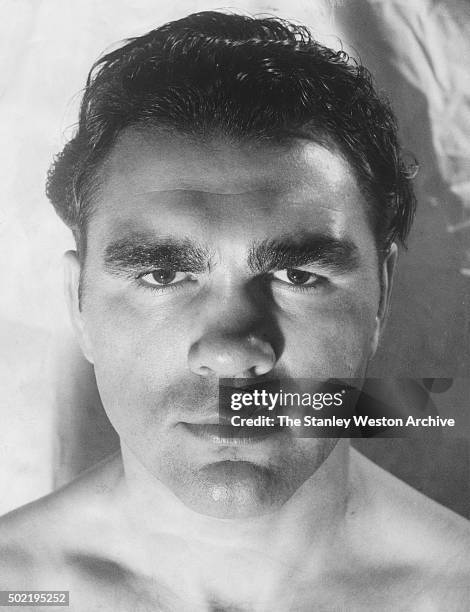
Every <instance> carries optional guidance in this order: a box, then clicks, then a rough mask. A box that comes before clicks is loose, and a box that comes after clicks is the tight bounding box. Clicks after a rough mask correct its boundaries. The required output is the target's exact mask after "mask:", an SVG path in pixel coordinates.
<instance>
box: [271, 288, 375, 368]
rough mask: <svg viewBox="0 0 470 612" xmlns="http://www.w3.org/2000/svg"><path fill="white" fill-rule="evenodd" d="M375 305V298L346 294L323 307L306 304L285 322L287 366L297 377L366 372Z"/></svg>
mask: <svg viewBox="0 0 470 612" xmlns="http://www.w3.org/2000/svg"><path fill="white" fill-rule="evenodd" d="M374 293H375V292H373V293H372V295H374ZM369 295H370V294H369ZM375 306H376V304H375V300H370V301H365V300H363V299H359V298H358V296H357V295H355V296H352V295H351V296H347V295H344V294H343V295H342V296H341V297H340V298H337V299H335V300H332V301H329V302H328V304H327V305H325V306H323V307H322V306H321V305H318V304H317V305H315V306H312V307H310V308H306V309H305V310H304V312H303V315H302V316H298V317H295V319H292V318H289V320H288V321H286V323H285V324H284V325H283V330H284V334H285V350H284V356H283V362H284V364H285V368H286V369H287V370H288V371H289V372H290V373H292V374H293V375H295V376H297V377H302V376H305V377H314V378H315V377H318V378H324V377H332V378H341V377H355V376H360V375H362V374H363V373H364V370H365V367H366V365H367V362H368V360H369V358H370V355H371V352H372V337H373V334H374V330H375V324H376V314H377V309H376V307H375ZM377 306H378V298H377ZM294 373H295V374H294Z"/></svg>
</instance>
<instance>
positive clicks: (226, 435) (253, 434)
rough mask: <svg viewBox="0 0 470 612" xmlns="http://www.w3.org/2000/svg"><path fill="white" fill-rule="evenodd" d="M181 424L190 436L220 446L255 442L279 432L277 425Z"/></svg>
mask: <svg viewBox="0 0 470 612" xmlns="http://www.w3.org/2000/svg"><path fill="white" fill-rule="evenodd" d="M182 426H183V427H184V429H185V430H186V431H187V432H188V433H189V434H190V435H191V436H194V437H195V438H198V439H200V440H202V441H205V442H210V443H212V444H217V445H220V446H244V445H250V444H257V443H260V442H262V441H263V440H266V439H267V438H271V437H273V436H276V435H279V434H280V432H281V428H280V427H278V426H271V427H269V426H266V427H263V426H251V427H247V426H240V427H234V426H233V425H230V424H220V423H182Z"/></svg>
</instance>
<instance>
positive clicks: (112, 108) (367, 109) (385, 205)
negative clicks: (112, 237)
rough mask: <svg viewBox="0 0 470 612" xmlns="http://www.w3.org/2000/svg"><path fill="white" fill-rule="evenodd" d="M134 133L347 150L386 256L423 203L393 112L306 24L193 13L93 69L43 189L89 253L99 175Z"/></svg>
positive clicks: (354, 66)
mask: <svg viewBox="0 0 470 612" xmlns="http://www.w3.org/2000/svg"><path fill="white" fill-rule="evenodd" d="M130 126H143V127H157V128H160V129H165V130H173V131H177V132H179V133H181V134H187V135H190V136H192V137H196V138H209V137H210V136H211V135H214V134H225V135H227V136H228V137H230V138H235V139H237V140H243V139H249V140H253V139H256V140H266V141H267V142H268V141H270V140H271V141H272V140H279V139H281V140H282V139H289V138H292V137H296V136H297V137H306V138H309V139H311V140H314V141H316V142H319V143H321V144H324V145H326V146H329V147H330V148H331V147H332V146H333V147H336V148H339V150H340V151H341V153H342V154H343V155H345V156H346V158H347V159H348V160H349V162H350V163H351V164H352V166H353V168H354V170H355V172H356V176H357V179H358V181H359V184H360V186H361V189H362V191H363V193H364V195H365V197H366V201H367V202H368V214H369V218H370V220H371V226H372V229H373V231H374V233H375V236H376V243H377V245H378V249H379V252H384V251H386V250H387V249H388V247H389V245H390V244H391V243H392V241H401V242H402V244H404V243H405V240H406V237H407V235H408V232H409V229H410V226H411V223H412V220H413V217H414V212H415V207H416V201H415V197H414V194H413V189H412V186H411V180H410V179H411V174H412V173H411V172H410V169H409V168H408V167H407V164H406V163H405V162H404V160H403V155H402V152H401V149H400V145H399V143H398V139H397V128H396V122H395V118H394V115H393V113H392V111H391V109H390V106H389V103H388V102H387V101H386V99H385V98H383V97H382V96H381V95H379V94H378V92H377V91H376V90H375V88H374V85H373V82H372V78H371V75H370V73H369V72H368V70H367V69H366V68H364V67H363V66H362V65H360V64H359V63H358V62H356V61H354V60H351V59H350V58H349V57H348V55H347V54H346V53H345V52H344V51H339V52H336V51H333V50H332V49H329V48H327V47H324V46H322V45H321V44H319V43H318V42H317V41H315V40H314V39H313V37H312V34H311V33H310V32H309V30H308V29H307V28H305V27H303V26H300V25H295V24H292V23H289V22H286V21H283V20H280V19H275V18H267V19H257V18H251V17H245V16H242V15H235V14H225V13H220V12H212V11H208V12H201V13H195V14H193V15H189V16H188V17H185V18H184V19H180V20H177V21H172V22H170V23H167V24H165V25H163V26H161V27H160V28H157V29H155V30H152V31H151V32H149V33H148V34H145V35H143V36H139V37H137V38H132V39H130V40H128V41H127V42H126V43H125V44H124V45H123V46H121V47H120V48H118V49H117V50H115V51H112V52H111V53H108V54H107V55H105V56H104V57H102V58H101V59H99V60H98V61H97V62H96V63H95V64H94V65H93V67H92V69H91V71H90V73H89V75H88V79H87V82H86V87H85V91H84V95H83V99H82V103H81V109H80V115H79V122H78V128H77V130H76V133H75V135H74V137H73V138H72V139H71V140H70V141H69V142H68V143H67V144H66V145H65V147H64V149H63V151H62V152H61V153H59V154H58V155H57V156H56V158H55V159H54V162H53V164H52V165H51V168H50V170H49V174H48V180H47V196H48V198H49V199H50V201H51V202H52V204H53V205H54V207H55V209H56V211H57V213H58V214H59V216H60V217H61V218H62V219H63V221H64V222H65V223H66V224H67V225H68V226H69V227H70V228H71V229H72V231H73V232H74V236H75V239H76V242H77V246H78V249H79V252H80V253H81V255H83V253H84V252H85V248H86V226H87V222H88V219H89V217H90V213H91V211H92V203H93V193H94V191H95V189H96V188H97V187H98V186H99V170H100V165H101V163H102V162H103V160H104V159H105V158H106V155H107V154H108V153H109V152H110V150H111V149H112V147H113V144H114V143H115V141H116V138H117V137H118V135H119V133H120V132H121V131H122V130H123V129H125V128H127V127H130Z"/></svg>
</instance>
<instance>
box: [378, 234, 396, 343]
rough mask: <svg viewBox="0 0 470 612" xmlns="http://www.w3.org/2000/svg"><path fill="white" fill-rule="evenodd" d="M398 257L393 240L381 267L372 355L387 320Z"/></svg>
mask: <svg viewBox="0 0 470 612" xmlns="http://www.w3.org/2000/svg"><path fill="white" fill-rule="evenodd" d="M397 258H398V248H397V245H396V244H395V242H392V244H391V245H390V248H389V250H388V252H387V254H386V256H385V258H384V260H383V262H382V264H381V267H380V301H379V308H378V311H377V316H376V318H375V329H374V334H373V337H372V355H374V354H375V352H376V350H377V347H378V345H379V339H380V336H381V334H382V332H383V329H384V327H385V323H386V321H387V317H388V312H389V307H390V298H391V295H392V286H393V276H394V273H395V266H396V263H397Z"/></svg>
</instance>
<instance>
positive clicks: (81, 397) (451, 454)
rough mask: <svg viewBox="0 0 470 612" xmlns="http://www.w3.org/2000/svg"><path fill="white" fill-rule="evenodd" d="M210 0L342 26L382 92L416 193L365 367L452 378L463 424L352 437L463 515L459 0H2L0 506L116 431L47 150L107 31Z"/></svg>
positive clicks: (467, 102)
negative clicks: (57, 208) (74, 324)
mask: <svg viewBox="0 0 470 612" xmlns="http://www.w3.org/2000/svg"><path fill="white" fill-rule="evenodd" d="M212 8H228V9H232V10H234V11H238V12H239V11H244V12H249V13H251V14H253V13H267V14H271V15H280V16H282V17H286V18H289V19H296V20H298V21H301V22H303V23H306V24H307V25H310V26H311V27H312V29H313V31H314V32H315V33H316V34H317V36H318V38H319V39H320V40H322V41H323V42H325V43H326V44H329V45H330V46H334V47H338V45H339V40H338V37H340V38H341V39H342V40H343V42H344V46H345V48H346V49H347V50H348V51H350V52H352V53H353V54H356V55H359V56H360V57H361V58H362V59H363V61H364V63H365V64H366V65H367V66H369V67H370V68H371V69H372V71H373V72H374V74H375V76H376V79H377V82H378V84H379V86H380V87H381V88H383V89H384V91H385V92H386V93H387V94H388V95H389V97H390V98H391V99H392V102H393V104H394V106H395V109H396V111H397V115H398V117H399V120H400V125H401V135H402V140H403V142H404V144H405V146H406V148H408V149H410V150H411V151H413V153H414V154H415V155H416V157H417V158H418V159H419V161H420V164H421V170H420V173H419V175H418V178H417V179H416V187H417V194H418V197H419V202H420V204H419V212H418V216H417V220H416V224H415V228H414V230H413V232H412V235H411V238H410V244H409V250H408V252H406V253H403V254H402V256H401V261H400V269H399V273H398V276H397V279H396V283H395V294H394V300H393V306H392V314H391V317H390V320H389V324H388V327H387V329H386V332H385V336H384V338H383V342H382V345H381V347H380V349H379V353H378V355H377V358H376V359H375V362H374V364H373V367H372V370H371V374H372V375H375V376H408V377H417V378H421V377H460V378H459V381H458V384H455V385H454V386H453V387H452V389H451V390H450V391H449V392H448V393H447V394H445V396H442V397H441V398H439V402H440V404H439V405H440V410H442V411H443V412H444V413H446V414H449V415H450V414H458V415H459V419H460V421H459V425H460V426H459V430H458V432H452V433H448V434H447V433H446V434H445V435H444V436H441V435H437V434H429V435H428V434H427V435H425V436H422V437H421V438H420V439H418V440H411V441H410V440H404V441H396V440H372V441H368V440H365V441H362V442H361V443H360V445H361V448H362V449H363V450H364V451H365V452H367V453H368V454H369V455H370V456H371V457H373V458H374V459H375V460H376V461H378V462H379V463H381V464H382V465H384V466H385V467H386V468H387V469H390V470H391V471H393V472H395V473H397V474H398V475H400V476H401V477H403V478H404V479H405V480H407V481H409V482H411V483H412V484H413V485H414V486H416V487H417V488H420V489H421V490H424V491H425V492H426V493H427V494H429V495H431V496H433V497H435V498H436V499H438V500H439V501H441V502H443V503H446V504H447V505H449V506H450V507H453V508H454V509H456V510H457V511H459V512H461V513H463V514H465V513H466V512H468V506H469V490H468V486H469V485H468V474H469V470H468V467H469V452H468V448H469V445H468V440H469V438H470V435H469V424H468V416H467V412H466V409H467V407H468V403H469V399H470V397H469V386H468V375H469V366H470V357H469V320H470V317H469V315H468V311H469V309H468V306H469V302H470V300H469V291H468V289H469V283H470V276H469V271H468V268H470V259H469V255H470V241H469V235H470V231H469V229H468V225H469V223H468V219H469V216H470V208H469V206H470V178H469V177H470V161H469V157H468V151H469V150H470V148H469V144H470V83H469V80H470V79H469V78H468V68H467V66H468V64H469V62H470V43H469V41H470V8H469V6H468V4H467V3H466V2H464V1H463V0H462V1H460V0H453V1H451V0H448V1H446V2H438V1H434V2H432V1H430V0H416V1H414V2H413V1H411V0H408V1H406V2H405V0H403V1H401V2H400V1H398V0H381V1H379V0H377V1H373V0H346V1H345V2H339V1H335V2H333V1H331V2H321V1H320V0H317V1H316V0H306V1H303V2H301V1H294V0H291V1H277V2H233V1H232V2H231V3H230V4H221V3H220V2H211V1H209V0H207V1H202V0H194V1H190V0H183V1H179V2H173V3H166V2H162V1H161V0H100V1H99V2H98V1H96V0H3V2H0V13H1V19H0V74H1V98H0V109H1V115H0V116H1V121H0V130H1V132H0V133H1V138H0V172H1V175H0V178H1V185H2V196H3V197H2V203H1V206H0V278H1V285H0V286H1V290H0V295H1V297H0V300H1V301H0V346H1V353H0V384H1V389H2V394H1V400H0V419H1V428H0V514H1V513H2V512H4V511H7V510H9V509H11V508H13V507H16V506H18V505H19V504H22V503H25V502H27V501H30V500H32V499H34V498H36V497H38V496H40V495H42V494H44V493H46V492H48V491H50V490H52V489H53V488H54V487H56V486H57V485H59V484H62V483H63V482H66V481H67V480H68V479H70V478H71V477H73V476H74V475H76V474H77V473H79V472H80V471H81V470H82V469H84V468H86V467H88V466H90V465H92V464H93V463H94V462H95V461H96V460H98V459H100V458H102V457H103V456H105V455H106V453H108V452H109V451H110V450H111V449H112V448H114V447H115V445H116V443H117V439H116V436H115V434H114V432H112V430H111V429H110V426H109V424H108V422H107V419H106V417H105V415H104V413H103V412H102V408H101V405H100V402H99V397H98V395H97V392H96V387H95V385H94V380H93V373H92V371H91V368H90V367H89V365H88V364H87V363H86V362H85V361H84V360H83V359H82V358H81V356H80V355H79V353H78V350H77V347H76V345H75V342H74V340H73V338H72V334H71V330H70V326H69V324H68V319H67V314H66V311H65V306H64V302H63V297H62V264H61V256H62V253H63V252H64V251H65V250H66V249H68V248H73V242H72V239H71V235H70V234H69V232H68V230H67V229H66V228H65V227H64V226H63V225H62V224H61V222H60V221H59V220H58V218H57V217H56V216H55V214H54V213H53V211H52V207H51V206H50V205H49V204H48V202H47V200H46V198H45V196H44V182H45V176H46V173H47V169H48V166H49V163H50V161H51V159H52V157H53V155H54V154H55V153H57V152H58V151H59V150H60V149H61V148H62V147H63V145H64V144H65V142H66V141H67V139H68V138H69V137H70V135H71V134H72V133H73V123H74V122H75V120H76V110H77V104H78V101H79V92H80V90H81V88H82V86H83V84H84V81H85V78H86V74H87V71H88V69H89V68H90V66H91V64H92V62H93V61H94V60H95V59H96V58H97V57H98V56H99V55H100V54H101V53H102V52H103V51H104V50H109V49H110V48H112V45H113V44H114V43H116V42H117V41H119V40H121V39H123V38H126V37H129V36H133V35H138V34H141V33H143V32H145V31H147V30H149V29H151V28H153V27H155V26H157V25H159V24H161V23H163V22H165V21H167V20H169V19H173V18H177V17H181V16H184V15H185V14H188V13H190V12H194V11H197V10H205V9H212ZM460 227H461V228H462V229H459V228H460ZM466 227H467V229H465V228H466Z"/></svg>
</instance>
